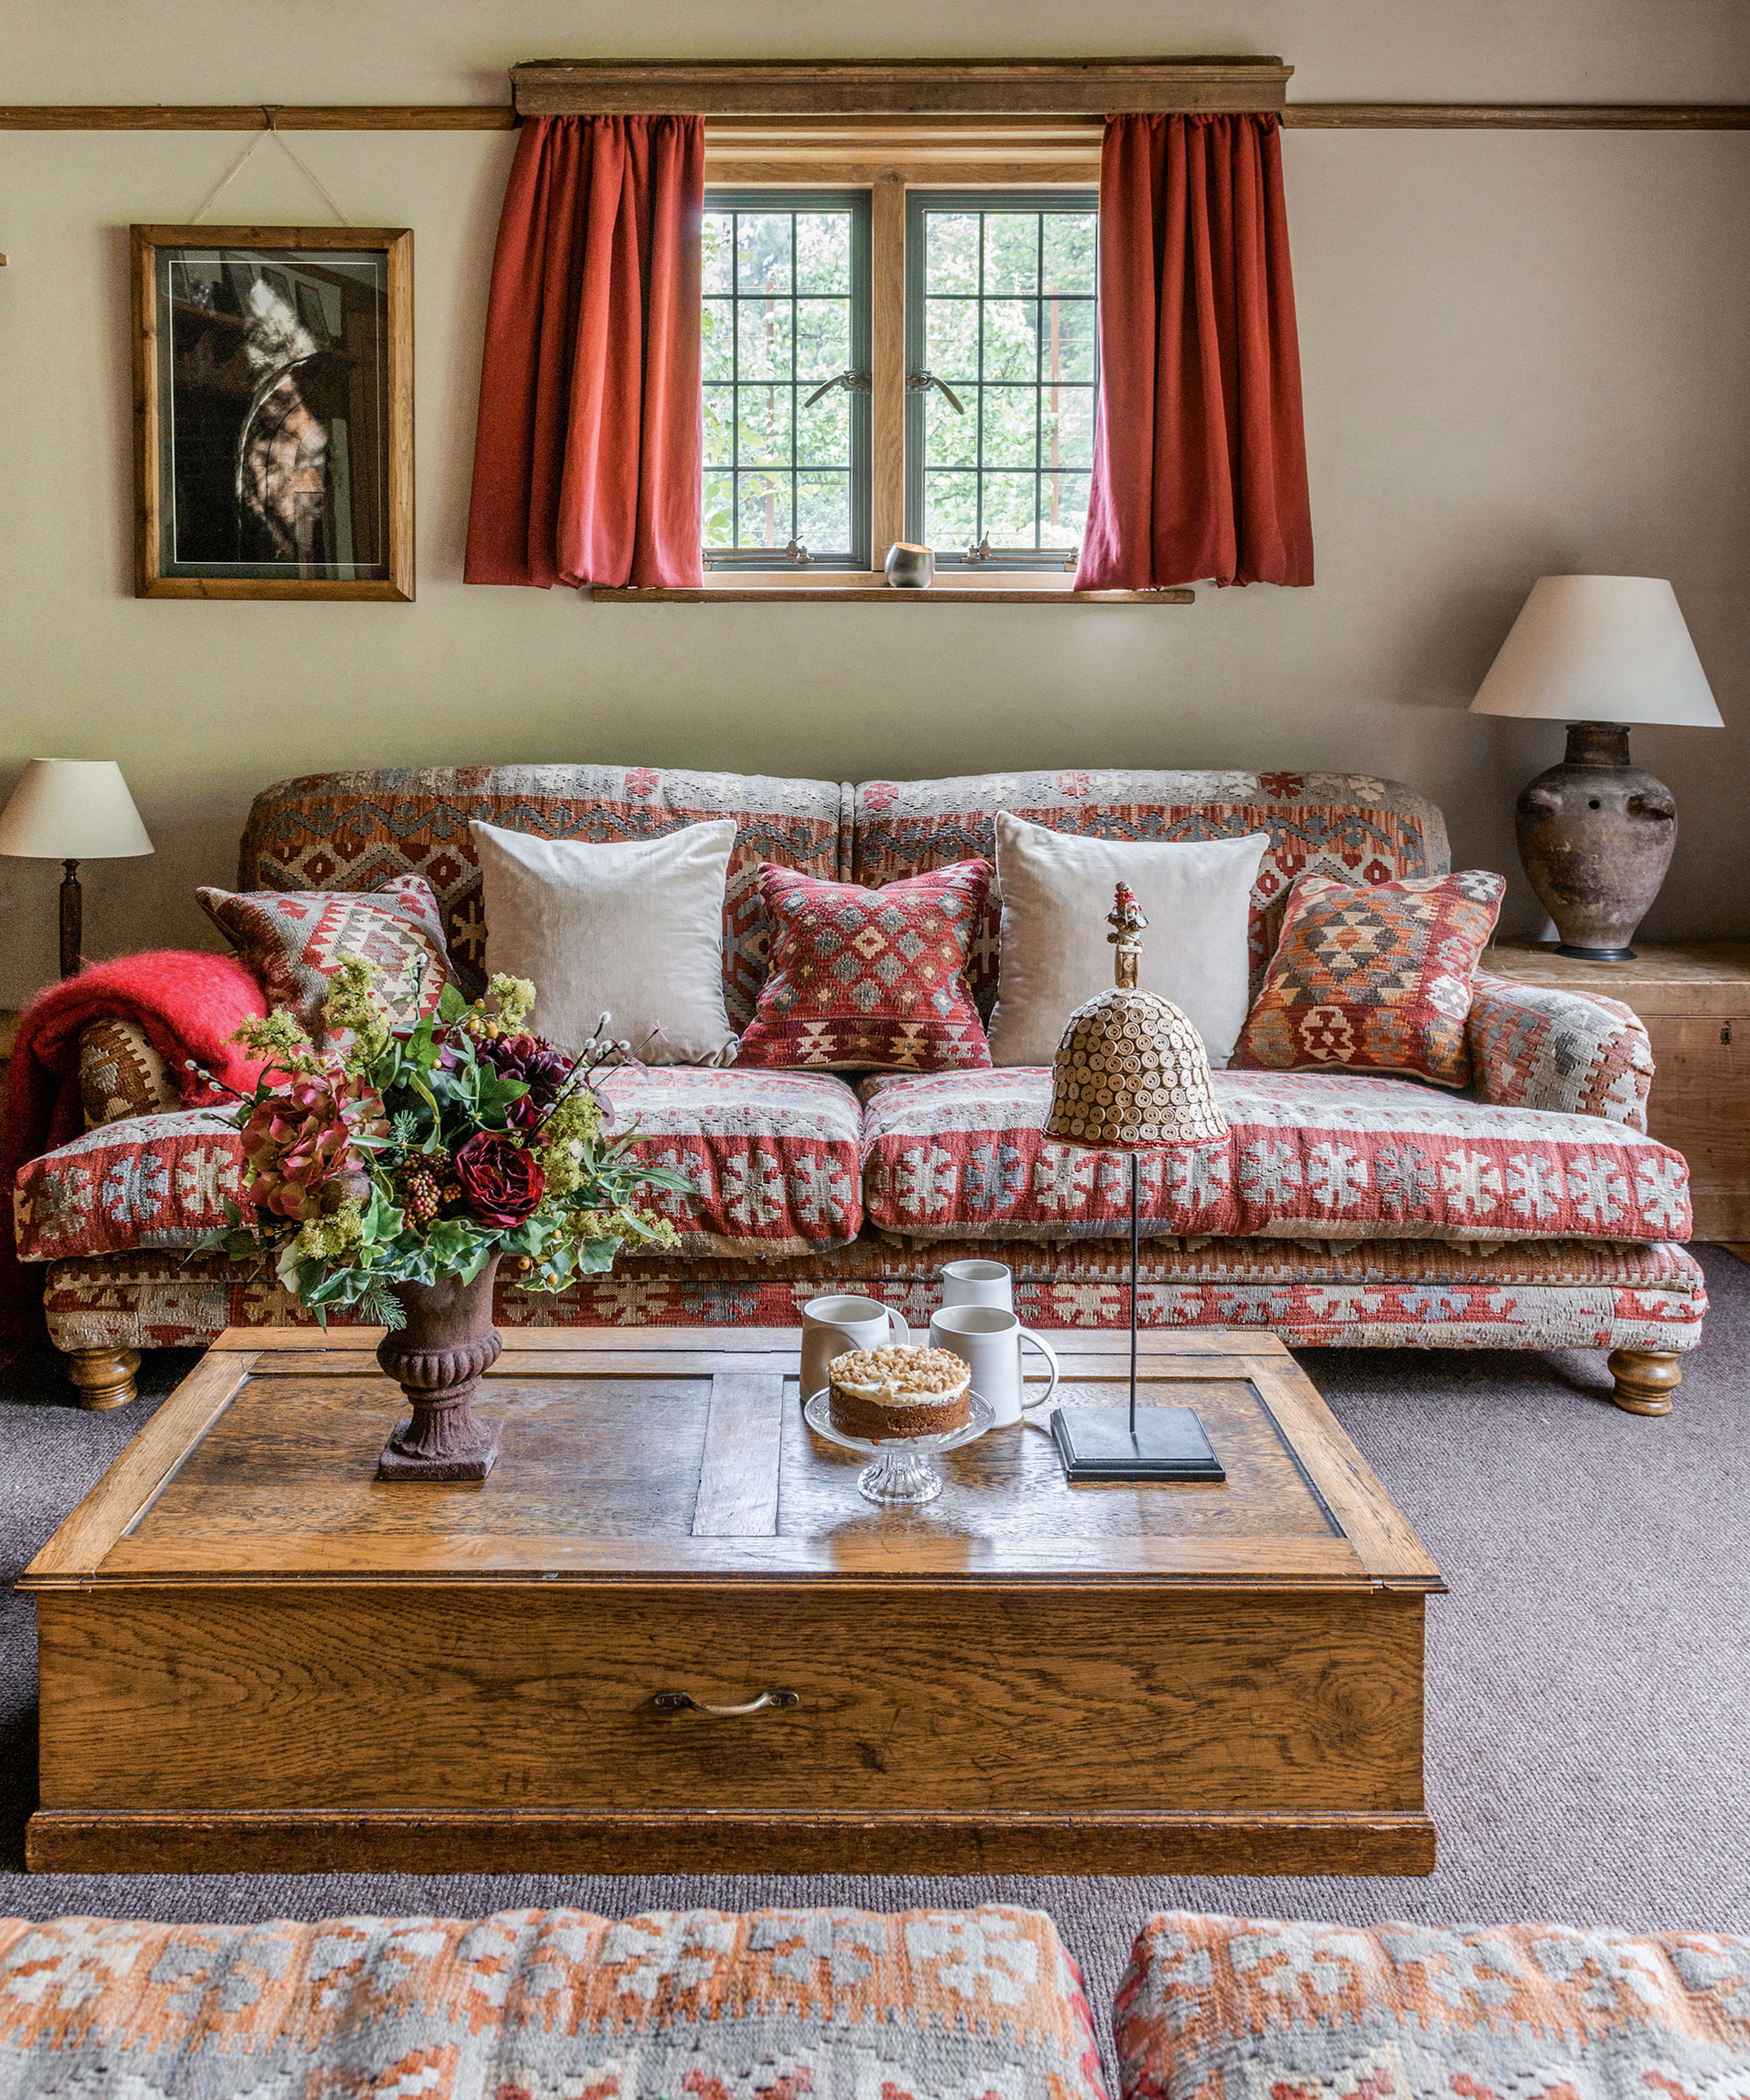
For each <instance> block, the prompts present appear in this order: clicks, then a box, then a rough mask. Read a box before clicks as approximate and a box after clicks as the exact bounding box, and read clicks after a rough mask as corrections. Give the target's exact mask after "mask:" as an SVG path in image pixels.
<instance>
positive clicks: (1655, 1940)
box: [1113, 1912, 1750, 2100]
mask: <svg viewBox="0 0 1750 2100" xmlns="http://www.w3.org/2000/svg"><path fill="white" fill-rule="evenodd" d="M1113 2031H1114V2034H1115V2037H1116V2039H1117V2046H1118V2068H1119V2080H1120V2089H1121V2091H1122V2092H1123V2094H1124V2100H1201V2096H1214V2095H1223V2094H1224V2095H1226V2096H1227V2100H1238V2096H1241V2095H1257V2096H1275V2100H1313V2096H1320V2100H1360V2096H1369V2100H1467V2096H1469V2100H1480V2096H1484V2095H1495V2094H1501V2095H1507V2094H1512V2095H1516V2096H1522V2100H1532V2096H1540V2100H1554V2096H1558V2095H1567V2096H1575V2095H1579V2094H1586V2095H1597V2096H1600V2100H1603V2096H1606V2095H1609V2096H1618V2095H1621V2096H1627V2095H1629V2094H1642V2095H1648V2096H1651V2095H1654V2094H1661V2095H1667V2096H1677V2095H1693V2094H1708V2095H1712V2096H1717V2100H1736V2096H1740V2095H1743V2094H1746V2093H1750V2076H1747V2072H1746V2065H1747V2062H1750V1939H1743V1938H1737V1937H1733V1936H1729V1935H1727V1934H1725V1933H1712V1932H1662V1933H1656V1934H1654V1933H1649V1934H1645V1935H1631V1934H1629V1933H1627V1932H1614V1931H1577V1930H1575V1929H1573V1928H1572V1927H1570V1926H1564V1925H1501V1926H1487V1927H1486V1926H1475V1925H1467V1926H1460V1927H1458V1928H1455V1929H1446V1930H1441V1929H1435V1928H1432V1927H1430V1926H1425V1925H1383V1926H1381V1927H1379V1928H1377V1929H1375V1930H1372V1931H1368V1930H1364V1929H1362V1928H1360V1927H1358V1926H1354V1925H1316V1924H1306V1923H1301V1922H1295V1923H1273V1922H1266V1921H1264V1920H1261V1919H1253V1918H1222V1917H1201V1916H1197V1915H1192V1914H1189V1913H1186V1912H1171V1913H1166V1914H1164V1915H1156V1916H1154V1917H1152V1918H1151V1919H1150V1920H1149V1921H1148V1922H1147V1923H1146V1924H1145V1926H1144V1928H1143V1929H1142V1931H1141V1933H1140V1934H1139V1935H1138V1938H1137V1943H1136V1946H1135V1949H1134V1950H1133V1951H1132V1953H1131V1961H1130V1966H1129V1968H1128V1969H1127V1970H1126V1971H1125V1972H1124V1981H1123V1983H1122V1984H1121V1985H1119V1989H1118V1998H1117V2005H1116V2006H1115V2007H1114V2010H1113Z"/></svg>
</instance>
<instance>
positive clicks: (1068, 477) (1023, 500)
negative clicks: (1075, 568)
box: [906, 191, 1099, 567]
mask: <svg viewBox="0 0 1750 2100" xmlns="http://www.w3.org/2000/svg"><path fill="white" fill-rule="evenodd" d="M1098 201H1099V200H1098V198H1097V197H1096V194H1095V193H1093V192H1092V191H1046V192H1032V193H1020V192H1003V191H985V192H967V193H960V194H953V195H947V194H920V193H914V195H913V196H912V198H911V200H910V203H909V220H908V228H907V311H906V334H907V360H908V364H907V368H908V371H909V372H910V374H912V377H913V385H912V386H911V388H909V390H908V395H907V416H908V423H907V487H906V529H907V536H908V537H910V538H912V539H914V540H920V541H922V542H925V543H926V544H928V545H929V546H931V547H934V548H935V553H936V560H937V562H938V563H943V562H946V563H949V564H950V565H952V564H953V563H955V562H956V561H961V560H963V559H964V558H965V554H966V552H967V550H968V549H972V548H975V547H977V545H979V543H980V542H984V541H987V540H988V542H990V548H991V556H992V557H993V558H999V559H1003V560H1005V561H1007V562H1008V563H1010V564H1011V565H1017V564H1025V563H1026V562H1027V561H1028V560H1031V561H1032V562H1033V563H1034V564H1035V565H1039V566H1051V567H1057V566H1059V565H1061V563H1062V562H1063V560H1064V558H1065V556H1066V555H1067V554H1068V553H1069V552H1072V551H1073V550H1074V549H1075V548H1077V547H1078V546H1079V545H1080V544H1081V540H1082V528H1083V525H1084V523H1085V522H1086V519H1087V514H1088V483H1089V469H1090V468H1091V467H1092V465H1093V461H1094V409H1095V401H1096V394H1097V390H1098V381H1099V366H1098V360H1097V351H1096V342H1097V338H1096V304H1095V298H1096V276H1097V264H1098V256H1099V214H1098ZM925 373H928V374H933V375H934V376H935V378H936V379H938V380H940V381H944V382H945V383H946V384H947V385H948V386H949V387H950V388H952V389H953V390H954V393H955V394H956V396H957V397H958V399H959V401H960V402H961V404H962V407H963V410H964V413H963V414H960V413H956V410H955V409H954V407H953V406H952V404H951V403H950V402H949V400H948V399H947V397H946V395H944V394H943V393H942V391H941V389H940V388H936V387H930V386H920V385H919V384H918V383H917V381H918V380H919V378H920V376H921V374H925Z"/></svg>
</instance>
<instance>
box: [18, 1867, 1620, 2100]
mask: <svg viewBox="0 0 1750 2100" xmlns="http://www.w3.org/2000/svg"><path fill="white" fill-rule="evenodd" d="M107 2094H120V2095H124V2096H127V2100H171V2096H174V2100H244V2096H249V2100H664V2096H667V2100H756V2096H757V2100H801V2096H803V2095H807V2096H809V2100H1104V2095H1103V2089H1102V2087H1101V2083H1100V2075H1099V2061H1098V2058H1097V2056H1096V2053H1095V2047H1094V2039H1093V2027H1092V2024H1091V2022H1090V2020H1089V2012H1088V2005H1087V2002H1086V2000H1085V1998H1083V1996H1082V1979H1081V1978H1080V1976H1079V1975H1078V1974H1077V1972H1076V1969H1075V1964H1074V1963H1073V1962H1072V1961H1071V1960H1070V1958H1069V1957H1068V1954H1067V1953H1066V1952H1065V1951H1064V1948H1063V1945H1062V1943H1061V1941H1060V1940H1059V1938H1058V1936H1057V1933H1056V1930H1055V1929H1054V1927H1053V1925H1052V1922H1051V1921H1050V1919H1049V1918H1047V1917H1045V1916H1043V1915H1040V1913H1039V1912H1037V1911H1026V1910H1007V1909H1000V1908H985V1909H981V1910H972V1911H924V1910H912V1911H905V1912H901V1913H900V1914H898V1915H893V1916H879V1915H873V1914H872V1913H869V1912H865V1911H855V1910H759V1911H752V1912H749V1913H747V1914H746V1915H743V1916H736V1915H732V1914H730V1913H725V1912H721V1911H709V1910H694V1911H686V1912H677V1913H668V1914H665V1913H653V1914H651V1915H647V1916H643V1917H635V1918H624V1919H620V1920H619V1921H618V1922H615V1921H613V1920H611V1919H607V1918H598V1917H591V1915H589V1914H588V1913H586V1912H584V1911H577V1910H548V1911H541V1910H527V1911H504V1912H500V1913H499V1914H498V1915H495V1916H493V1917H489V1918H481V1919H479V1920H478V1921H475V1922H466V1921H459V1920H456V1919H451V1918H330V1919H328V1920H326V1921H325V1922H323V1923H321V1924H317V1925H297V1924H290V1923H287V1922H285V1921H283V1920H277V1921H276V1922H272V1923H270V1924H266V1925H255V1926H211V1925H208V1926H202V1925H147V1924H126V1923H122V1922H116V1921H114V1920H108V1919H102V1918H57V1919H55V1920H53V1921H52V1922H50V1923H48V1924H42V1925H32V1924H27V1923H25V1922H21V1921H19V1920H18V1919H16V1918H13V1919H7V1920H4V1921H0V2096H3V2100H38V2096H43V2100H46V2096H51V2095H58V2096H68V2095H81V2096H98V2095H107ZM1656 2100H1658V2096H1656Z"/></svg>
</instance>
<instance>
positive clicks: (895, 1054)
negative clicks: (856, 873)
mask: <svg viewBox="0 0 1750 2100" xmlns="http://www.w3.org/2000/svg"><path fill="white" fill-rule="evenodd" d="M995 872H996V871H995V870H994V869H993V868H992V867H991V863H990V862H989V861H988V860H962V861H956V863H955V864H954V865H953V866H952V867H947V868H936V869H935V870H934V871H933V872H931V873H929V874H928V875H910V876H907V877H905V878H903V879H901V880H900V881H898V882H890V883H888V884H887V885H886V886H885V887H884V888H882V889H879V890H865V889H864V888H862V887H861V886H859V885H858V884H857V883H854V882H821V881H819V880H817V879H816V878H815V877H814V876H811V875H801V874H798V873H797V872H796V871H795V869H794V868H781V867H778V866H776V865H774V863H772V862H771V861H765V862H762V863H761V865H760V897H761V900H763V902H764V904H765V907H766V915H767V921H768V922H769V924H770V927H771V940H770V943H769V947H768V950H767V962H768V963H769V965H770V975H769V976H768V977H767V980H766V983H765V984H764V986H763V987H762V988H761V991H760V1004H759V1005H758V1007H757V1008H756V1009H755V1011H754V1015H753V1019H752V1020H751V1021H750V1022H749V1023H748V1025H747V1027H746V1030H745V1031H744V1032H743V1033H742V1038H741V1047H740V1049H739V1052H738V1053H737V1056H736V1062H737V1063H738V1064H739V1065H758V1066H763V1067H764V1068H767V1070H774V1069H775V1070H791V1071H795V1070H802V1069H808V1070H810V1071H818V1072H845V1071H864V1072H866V1071H873V1070H878V1069H880V1070H886V1071H893V1072H952V1071H967V1070H971V1069H982V1068H984V1067H987V1066H988V1065H989V1064H990V1062H991V1051H990V1046H989V1045H988V1044H987V1043H986V1041H985V1040H984V1027H983V1026H982V1025H981V1024H980V1022H979V1019H978V1009H977V1007H976V1006H975V1005H973V1003H972V994H971V991H970V990H969V988H968V986H967V982H966V964H967V959H968V956H969V954H970V949H971V945H972V937H973V935H975V934H976V933H977V930H978V922H979V920H980V918H981V917H982V916H983V914H984V899H985V895H986V893H987V892H988V890H989V889H990V886H991V877H992V875H993V874H994V873H995Z"/></svg>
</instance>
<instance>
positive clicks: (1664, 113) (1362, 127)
mask: <svg viewBox="0 0 1750 2100" xmlns="http://www.w3.org/2000/svg"><path fill="white" fill-rule="evenodd" d="M1282 123H1283V129H1284V130H1286V131H1744V130H1750V104H1746V103H1743V102H1290V103H1288V104H1286V105H1285V108H1284V109H1283V112H1282Z"/></svg>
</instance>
